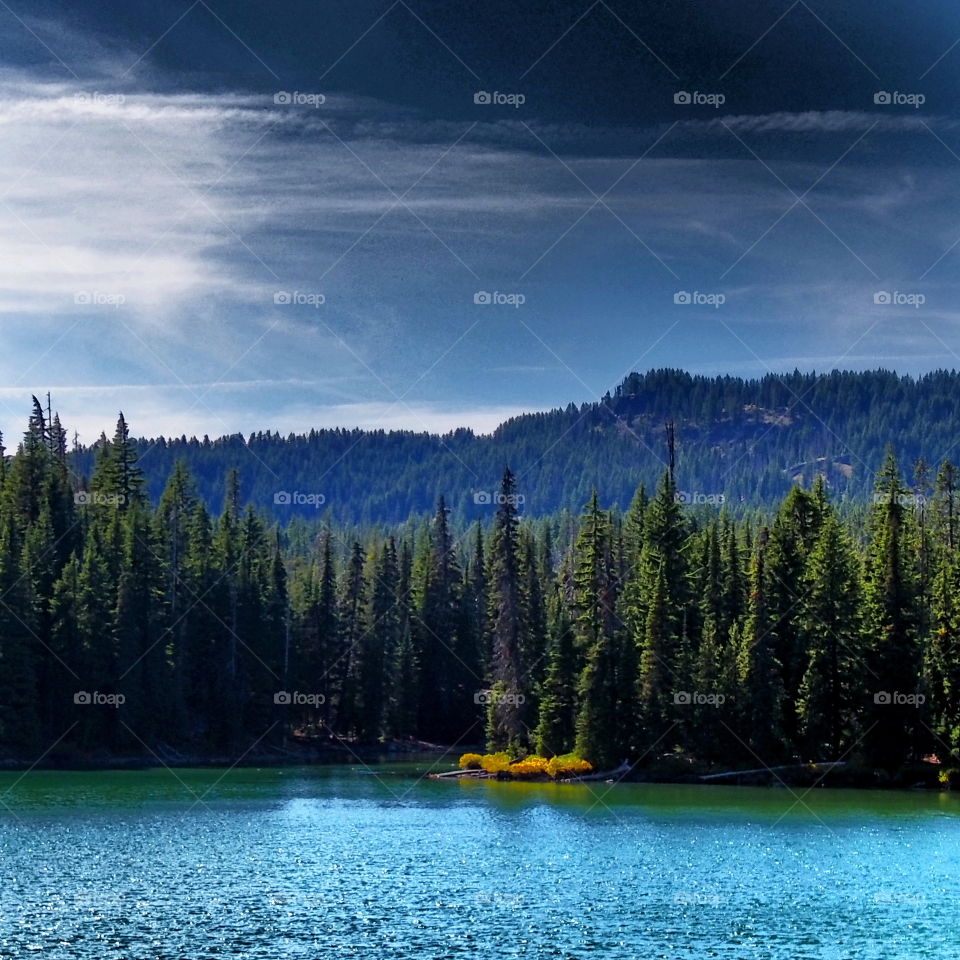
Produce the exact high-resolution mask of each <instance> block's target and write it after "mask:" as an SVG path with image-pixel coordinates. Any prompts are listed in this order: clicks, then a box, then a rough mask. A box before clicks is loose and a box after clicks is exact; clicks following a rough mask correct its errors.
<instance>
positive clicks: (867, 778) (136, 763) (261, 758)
mask: <svg viewBox="0 0 960 960" xmlns="http://www.w3.org/2000/svg"><path fill="white" fill-rule="evenodd" d="M462 752H464V748H463V747H462V746H459V745H458V746H448V745H444V744H434V743H427V742H422V741H391V742H388V743H372V744H370V743H368V744H344V743H330V744H324V745H323V746H320V747H316V746H314V747H307V746H305V745H304V746H300V747H293V748H291V747H289V746H288V747H277V748H273V749H269V750H260V751H257V752H255V753H254V752H251V753H249V754H246V755H243V756H241V758H240V759H239V760H238V759H236V758H235V757H231V756H228V755H223V754H212V753H202V754H194V753H181V752H179V751H174V750H165V751H164V755H162V756H161V755H160V754H159V753H158V754H155V755H149V754H136V755H112V756H103V755H79V754H70V755H62V756H53V757H44V758H42V759H40V760H39V761H38V760H37V759H35V758H34V759H26V758H4V759H0V773H29V772H32V771H34V770H36V771H44V772H53V771H61V772H101V771H102V772H109V771H138V770H144V771H145V770H154V769H162V768H164V767H170V768H176V769H187V768H192V769H211V770H216V769H233V768H236V769H249V768H264V767H277V768H292V767H327V766H349V765H355V764H365V765H370V766H380V765H386V764H391V763H398V762H403V761H404V760H408V761H413V760H414V759H422V760H424V761H428V760H430V759H432V760H433V761H434V762H436V761H439V760H442V759H443V758H444V757H449V758H450V760H449V762H450V763H451V765H455V764H456V761H457V758H458V757H459V755H460V754H461V753H462ZM939 772H940V768H939V767H937V766H936V765H934V764H930V763H922V762H921V763H914V764H908V765H905V766H904V767H902V768H901V769H900V770H898V771H896V772H894V773H890V772H887V771H876V770H868V769H866V768H857V767H853V766H851V765H850V764H848V763H842V762H837V761H831V762H824V763H796V764H785V765H781V766H776V767H771V768H763V767H761V768H756V767H755V768H750V769H742V770H729V769H728V770H723V771H717V770H715V769H714V770H706V769H704V770H699V771H693V770H684V771H681V770H677V769H676V767H672V768H667V767H660V768H656V767H654V768H645V769H635V768H632V767H629V766H627V765H622V766H621V767H619V768H617V769H615V770H607V771H599V772H596V773H591V774H588V775H586V776H581V777H570V778H562V779H553V778H551V777H549V776H532V777H514V776H511V775H509V774H490V773H485V772H483V771H480V770H459V769H451V770H437V771H436V772H430V773H428V774H427V778H428V779H430V780H495V781H497V782H500V783H531V784H532V783H553V784H563V785H567V786H575V785H578V784H583V783H586V782H600V783H607V784H619V783H631V784H641V783H647V784H675V785H685V786H694V785H697V786H705V787H709V786H747V787H769V788H772V789H777V788H779V789H790V788H792V787H798V788H804V789H820V788H834V789H848V790H921V791H924V792H931V791H938V792H949V791H950V784H948V783H942V782H940V780H939Z"/></svg>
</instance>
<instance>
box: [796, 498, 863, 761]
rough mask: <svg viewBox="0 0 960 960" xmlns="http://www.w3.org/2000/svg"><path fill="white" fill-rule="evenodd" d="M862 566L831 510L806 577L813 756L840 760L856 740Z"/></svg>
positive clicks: (805, 703)
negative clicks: (856, 679) (859, 565)
mask: <svg viewBox="0 0 960 960" xmlns="http://www.w3.org/2000/svg"><path fill="white" fill-rule="evenodd" d="M859 584H860V571H859V569H858V567H857V562H856V558H855V556H854V553H853V547H852V545H851V543H850V541H849V539H848V538H847V537H846V535H845V534H844V533H843V531H842V529H841V527H840V524H839V522H838V520H837V518H836V516H835V515H834V514H833V513H832V512H831V513H829V514H827V516H826V518H825V519H824V521H823V524H822V526H821V529H820V533H819V535H818V537H817V540H816V542H815V543H814V545H813V548H812V550H811V551H810V555H809V557H808V558H807V562H806V567H805V570H804V573H803V578H802V592H803V607H802V612H801V619H800V626H801V630H802V633H803V644H802V646H803V648H804V649H806V650H807V651H809V653H808V654H807V665H806V669H805V671H804V674H803V679H802V681H801V684H800V689H799V711H798V712H799V721H800V725H799V732H800V734H801V736H802V742H803V744H804V746H805V748H806V755H807V758H808V759H810V760H818V759H829V760H840V759H842V758H843V755H844V751H845V750H847V749H848V748H849V747H851V746H853V744H854V742H855V733H856V731H855V714H856V701H855V695H856V694H861V695H862V687H861V685H860V684H859V683H858V682H856V681H855V679H854V678H859V677H862V676H863V659H862V651H861V648H860V641H861V634H860V625H859V612H860V596H859V594H860V586H859Z"/></svg>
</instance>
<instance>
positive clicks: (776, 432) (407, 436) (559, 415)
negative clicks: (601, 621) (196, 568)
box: [54, 370, 960, 523]
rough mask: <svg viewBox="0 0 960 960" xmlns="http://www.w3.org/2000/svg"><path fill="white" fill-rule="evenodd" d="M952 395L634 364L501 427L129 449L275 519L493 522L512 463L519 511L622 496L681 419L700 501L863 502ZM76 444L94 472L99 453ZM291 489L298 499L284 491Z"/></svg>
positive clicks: (958, 427) (943, 383)
mask: <svg viewBox="0 0 960 960" xmlns="http://www.w3.org/2000/svg"><path fill="white" fill-rule="evenodd" d="M958 398H960V375H958V374H957V373H955V372H938V373H932V374H929V375H927V376H924V377H922V378H920V379H912V378H910V377H901V376H898V375H896V374H894V373H890V372H885V371H874V372H867V373H843V372H834V373H831V374H827V375H822V376H818V375H816V374H801V373H793V374H789V375H782V376H780V375H777V376H774V375H770V376H766V377H764V378H763V379H761V380H741V379H739V378H734V377H694V376H691V375H690V374H687V373H684V372H682V371H678V370H660V371H651V372H649V373H647V374H644V375H641V374H632V375H631V376H630V377H628V378H627V379H626V380H625V381H624V382H623V383H622V384H621V385H620V386H619V387H617V389H616V390H615V391H614V392H613V393H612V394H609V395H607V396H606V397H604V398H603V399H602V400H601V401H600V402H597V403H589V404H584V405H582V406H579V407H577V406H575V405H573V404H571V405H569V406H568V407H567V408H566V409H564V410H555V411H552V412H549V413H536V414H528V415H525V416H521V417H517V418H515V419H513V420H510V421H508V422H506V423H504V424H503V425H502V426H501V427H500V428H499V429H498V430H497V431H496V432H495V433H494V434H493V435H492V436H477V435H474V434H473V433H472V432H471V431H470V430H458V431H455V432H454V433H450V434H447V435H445V436H442V437H440V436H433V435H429V434H422V433H411V432H390V433H385V432H383V431H361V430H314V431H311V432H310V433H309V434H308V435H306V436H288V437H281V436H280V435H279V434H275V433H269V432H267V433H255V434H253V435H251V436H250V437H248V438H246V439H245V438H243V437H241V436H232V437H225V438H221V439H218V440H208V439H206V438H204V439H200V440H197V439H187V438H180V439H159V440H137V441H135V448H136V452H137V455H138V457H139V460H140V463H141V465H142V468H143V470H144V474H145V478H146V492H147V494H148V496H149V498H150V500H151V502H152V503H154V504H156V503H157V502H158V500H159V497H160V494H161V492H162V491H163V488H164V486H165V484H166V482H167V478H168V477H169V475H170V473H171V471H172V469H173V465H174V463H175V462H176V461H177V460H178V459H183V460H184V461H185V463H186V464H187V467H188V468H189V470H190V473H191V475H192V476H193V477H194V479H195V483H196V487H197V491H198V494H199V496H200V497H201V498H202V499H203V500H204V502H205V503H206V504H207V507H208V509H210V510H216V509H218V508H219V506H220V503H221V500H222V485H223V477H224V476H225V474H226V472H227V471H228V470H230V469H234V468H236V469H237V470H239V472H240V484H241V487H240V495H241V499H242V500H243V501H244V502H247V501H249V502H251V503H253V504H254V505H255V506H256V507H257V508H258V509H260V508H262V509H264V510H266V511H268V512H270V513H272V515H273V516H274V517H275V518H276V519H277V520H279V521H280V522H282V523H285V522H286V521H287V520H289V519H290V518H291V517H292V516H295V515H300V516H302V517H304V518H312V517H317V516H318V515H323V516H329V517H330V518H332V519H333V520H335V521H336V522H338V523H367V522H374V523H377V522H388V523H397V522H400V521H403V520H405V519H406V518H407V517H409V516H410V515H411V514H414V513H419V514H423V513H426V512H429V511H431V510H432V509H433V507H434V506H435V505H436V502H437V499H438V497H440V496H441V495H443V496H445V497H446V500H447V504H448V506H449V507H450V508H451V510H452V511H453V514H454V517H455V518H456V520H457V521H458V522H459V521H461V520H467V521H469V520H472V519H484V521H486V520H487V519H489V517H490V514H491V510H490V497H489V495H490V494H492V492H493V489H494V486H495V484H496V483H497V481H498V479H499V477H500V474H501V472H502V470H503V466H504V464H506V463H509V464H510V465H511V467H512V469H513V471H514V473H515V475H516V478H517V494H518V498H519V499H520V500H521V503H520V509H521V512H523V513H525V514H533V515H541V516H542V515H545V514H550V513H553V512H555V511H557V510H560V509H564V508H565V509H567V510H572V511H579V509H580V508H581V506H582V505H583V504H584V503H585V502H586V501H587V499H589V497H590V494H591V491H592V490H593V489H594V488H596V489H597V491H598V492H599V495H600V499H601V501H602V502H603V503H606V504H612V505H618V506H619V507H620V508H621V509H625V508H626V506H627V505H628V504H629V502H630V498H631V497H632V495H633V492H634V490H635V489H636V486H637V484H638V482H642V483H644V484H646V485H647V487H648V488H652V487H653V486H654V485H655V484H656V482H657V480H658V478H659V477H660V475H661V474H662V473H663V470H664V468H665V466H666V449H665V445H664V441H663V435H664V425H665V422H666V421H668V420H672V421H674V422H675V423H676V430H677V476H678V478H679V481H678V482H679V484H680V487H681V490H682V491H683V492H685V493H687V494H689V496H690V498H691V499H695V498H696V497H698V496H699V497H700V498H708V497H711V496H712V497H714V498H718V497H720V496H722V497H724V498H725V500H726V503H727V504H728V506H729V507H730V508H732V509H734V510H736V509H737V508H738V505H740V504H743V505H745V506H746V507H747V508H748V509H749V508H752V507H757V506H759V507H770V506H773V505H775V504H776V503H777V502H778V501H779V500H780V499H781V498H782V497H783V496H784V495H785V494H786V493H787V492H788V491H789V489H790V487H791V485H792V483H793V482H794V481H795V480H797V479H803V480H805V482H807V483H808V484H809V483H810V482H812V479H813V477H814V476H816V475H817V474H819V473H824V474H825V476H826V480H827V484H828V488H829V490H830V492H831V495H832V496H833V497H835V498H836V499H838V500H840V499H842V498H844V497H852V498H856V499H860V500H865V499H867V498H868V497H869V494H870V491H871V489H872V485H873V478H874V476H875V474H876V472H877V471H878V470H879V468H880V466H881V464H882V461H883V454H884V450H885V448H886V445H887V444H888V443H889V444H892V445H893V446H894V447H895V448H896V450H897V452H898V455H899V456H900V459H901V461H902V462H903V463H904V464H909V465H912V464H913V462H914V461H915V460H917V459H919V458H921V457H923V458H925V459H926V460H927V461H928V462H930V463H939V462H940V461H941V460H942V459H943V458H944V457H946V456H948V455H950V454H951V452H952V451H954V449H955V444H956V443H957V441H958V440H960V404H958ZM54 399H56V398H54ZM73 456H74V463H75V466H76V469H77V470H78V472H79V473H81V474H85V475H87V476H89V475H90V473H91V471H92V470H93V465H94V462H95V459H96V450H95V449H84V450H80V451H79V452H77V453H76V454H74V455H73ZM283 494H289V495H290V500H291V501H292V500H294V499H295V498H294V494H299V495H300V501H301V502H282V501H283V500H284V497H283ZM484 494H486V495H487V497H486V498H485V497H484ZM278 498H279V500H280V501H281V502H279V503H277V502H275V501H276V500H277V499H278ZM478 500H479V501H480V502H477V501H478ZM484 501H486V502H484Z"/></svg>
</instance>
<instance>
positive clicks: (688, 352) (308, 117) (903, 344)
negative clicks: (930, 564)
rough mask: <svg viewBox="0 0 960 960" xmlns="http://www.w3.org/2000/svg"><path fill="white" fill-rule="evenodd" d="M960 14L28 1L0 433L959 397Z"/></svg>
mask: <svg viewBox="0 0 960 960" xmlns="http://www.w3.org/2000/svg"><path fill="white" fill-rule="evenodd" d="M958 103H960V6H958V5H957V4H956V3H949V2H945V0H933V2H928V3H924V4H919V5H918V4H916V3H915V2H902V0H888V2H884V3H883V4H876V3H866V2H863V0H844V2H831V3H827V2H824V0H810V2H807V0H795V2H793V0H776V2H774V0H768V2H762V3H761V2H757V0H719V2H718V0H709V2H703V0H657V2H648V3H644V4H637V3H628V2H625V0H596V2H591V0H581V2H577V3H572V2H566V0H552V2H550V3H544V2H529V0H528V2H521V3H517V2H516V0H511V2H505V0H487V2H484V3H482V4H464V3H453V2H450V0H327V2H318V0H313V2H299V0H292V2H288V0H209V2H208V0H170V2H167V3H163V4H158V3H156V2H140V0H123V2H120V0H103V2H97V0H91V2H89V3H85V4H82V5H77V4H68V3H61V2H47V0H30V2H29V3H27V2H26V0H10V2H9V5H8V2H7V0H0V429H2V430H3V433H4V436H5V437H7V439H8V443H9V441H10V439H12V438H15V437H17V436H19V434H20V433H21V432H22V430H23V429H24V426H25V422H26V418H27V415H28V414H29V408H30V395H31V394H33V393H35V394H38V395H42V394H45V393H46V392H47V391H48V390H49V391H50V392H51V394H52V398H53V406H54V407H55V408H56V409H58V410H59V412H60V415H61V419H62V421H63V422H64V424H65V425H66V426H67V427H68V429H69V430H71V431H72V430H73V429H76V430H77V431H78V432H79V438H80V441H81V442H92V441H93V440H95V439H96V437H97V436H98V435H99V433H100V432H101V431H102V430H105V431H107V432H108V433H110V432H112V427H113V424H114V423H115V421H116V416H117V412H118V411H119V410H121V409H122V410H123V411H124V414H125V416H126V418H127V420H128V421H129V422H130V424H131V429H132V432H133V433H134V434H136V435H140V436H157V435H160V434H164V435H172V436H179V435H181V434H186V435H187V436H191V435H197V436H203V435H204V434H208V435H210V436H211V437H214V436H219V435H222V434H228V433H235V432H242V433H249V432H251V431H254V430H268V429H269V430H279V431H280V432H282V433H287V432H304V431H307V430H309V429H310V428H312V427H330V426H345V427H353V426H362V427H370V428H384V429H394V428H403V429H413V430H430V431H446V430H449V429H453V428H455V427H457V426H470V427H472V428H474V429H475V430H477V431H489V430H491V429H493V428H494V427H495V426H496V425H497V424H498V423H500V422H501V421H502V420H504V419H506V418H507V417H509V416H512V415H515V414H517V413H519V412H522V411H527V410H541V409H549V408H552V407H556V406H565V405H566V404H567V403H568V402H570V401H574V402H578V403H579V402H583V401H587V400H594V399H597V398H599V397H600V396H601V395H602V394H603V393H604V392H605V391H607V390H608V389H612V388H613V387H614V386H615V385H616V384H617V383H618V382H619V381H620V380H621V379H622V378H623V376H624V375H625V374H626V373H627V372H629V371H630V370H646V369H649V368H652V367H666V366H670V367H682V368H685V369H687V370H690V371H692V372H695V373H704V374H713V373H729V374H734V375H741V376H760V375H763V374H765V373H768V372H774V373H777V372H783V371H789V370H793V369H794V368H795V367H796V368H799V369H801V370H817V371H823V372H827V371H829V370H831V369H833V368H844V369H867V368H875V367H885V368H888V369H895V370H897V371H900V372H903V373H913V374H918V373H922V372H924V371H927V370H932V369H937V368H941V367H948V368H949V367H958V368H960V336H958V320H960V310H958V308H957V305H956V304H957V292H958V277H957V266H958V262H960V190H958V185H960V110H958Z"/></svg>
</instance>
